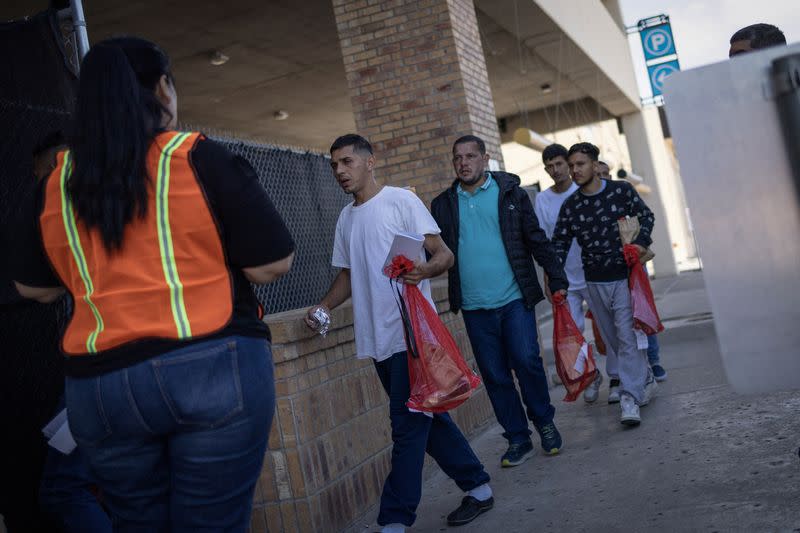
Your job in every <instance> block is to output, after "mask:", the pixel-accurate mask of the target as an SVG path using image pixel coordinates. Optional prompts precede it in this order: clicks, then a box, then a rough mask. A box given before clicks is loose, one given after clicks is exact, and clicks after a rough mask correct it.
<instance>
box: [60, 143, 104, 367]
mask: <svg viewBox="0 0 800 533" xmlns="http://www.w3.org/2000/svg"><path fill="white" fill-rule="evenodd" d="M71 172H72V161H71V158H70V155H69V152H66V153H65V154H64V163H63V164H62V165H61V172H60V174H59V187H60V189H61V216H62V218H63V219H64V231H65V232H66V234H67V241H68V242H69V248H70V250H72V257H73V258H74V259H75V263H76V264H77V265H78V272H80V275H81V279H82V280H83V286H84V288H85V290H86V293H85V294H84V295H83V300H84V301H85V302H86V305H88V306H89V308H90V309H91V310H92V314H93V315H94V319H95V321H96V322H97V327H96V328H95V329H94V331H92V332H91V333H89V337H88V338H87V339H86V351H87V352H89V353H95V352H97V346H96V344H97V336H98V335H100V332H101V331H103V317H101V316H100V312H99V311H98V310H97V307H96V306H95V305H94V303H92V293H93V292H94V286H93V285H92V277H91V276H90V275H89V267H88V266H87V265H86V256H85V255H84V254H83V248H81V237H80V235H78V228H77V225H76V224H75V213H74V212H73V210H72V203H71V202H70V201H69V196H68V195H67V175H68V174H70V173H71Z"/></svg>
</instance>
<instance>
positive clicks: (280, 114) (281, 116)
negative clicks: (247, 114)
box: [272, 109, 289, 120]
mask: <svg viewBox="0 0 800 533" xmlns="http://www.w3.org/2000/svg"><path fill="white" fill-rule="evenodd" d="M272 118H274V119H275V120H286V119H287V118H289V112H288V111H284V110H283V109H279V110H278V111H275V112H274V113H273V114H272Z"/></svg>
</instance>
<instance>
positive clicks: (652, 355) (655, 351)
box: [647, 335, 661, 366]
mask: <svg viewBox="0 0 800 533" xmlns="http://www.w3.org/2000/svg"><path fill="white" fill-rule="evenodd" d="M660 349H661V348H660V347H659V346H658V335H648V336H647V362H648V363H650V366H653V365H660V364H661V357H659V351H660Z"/></svg>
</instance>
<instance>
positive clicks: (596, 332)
mask: <svg viewBox="0 0 800 533" xmlns="http://www.w3.org/2000/svg"><path fill="white" fill-rule="evenodd" d="M586 318H588V319H589V320H591V321H592V335H593V336H594V346H595V348H597V353H599V354H600V355H606V343H605V341H604V340H603V336H602V335H600V328H598V327H597V321H596V320H595V319H594V315H593V314H592V312H591V310H590V311H586Z"/></svg>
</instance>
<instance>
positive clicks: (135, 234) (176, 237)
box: [39, 132, 233, 356]
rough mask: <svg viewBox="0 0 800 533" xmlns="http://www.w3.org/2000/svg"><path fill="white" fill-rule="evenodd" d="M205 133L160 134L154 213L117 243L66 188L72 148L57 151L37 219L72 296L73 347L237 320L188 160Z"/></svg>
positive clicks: (185, 334) (174, 334)
mask: <svg viewBox="0 0 800 533" xmlns="http://www.w3.org/2000/svg"><path fill="white" fill-rule="evenodd" d="M199 138H200V134H199V133H178V132H164V133H160V134H159V135H157V136H156V138H155V139H154V141H153V143H152V145H151V146H150V148H149V149H148V152H147V159H146V166H147V171H148V175H149V176H150V177H151V180H150V181H149V183H148V191H147V193H148V196H147V202H148V204H147V213H146V215H145V216H144V217H139V216H135V217H134V218H133V219H132V220H131V221H130V222H129V223H128V224H127V225H126V227H125V230H124V234H123V245H122V249H121V250H115V251H109V250H107V249H106V248H105V246H104V245H103V240H102V237H101V235H100V232H99V230H98V229H97V228H92V229H91V230H90V229H88V228H87V227H86V225H85V224H84V223H83V222H82V221H81V220H80V217H79V215H78V214H77V213H76V212H75V211H74V208H73V205H72V202H71V201H70V199H69V195H68V191H67V184H68V182H69V176H70V174H71V172H72V169H73V164H72V155H71V154H70V153H69V152H62V153H60V154H59V155H58V165H57V167H56V169H55V170H54V171H53V173H52V174H51V175H50V176H49V178H47V182H46V183H45V196H44V205H43V208H42V213H41V215H40V218H39V222H40V228H41V233H42V241H43V243H44V247H45V251H46V253H47V256H48V258H49V260H50V263H51V264H52V266H53V269H54V270H55V271H56V273H57V274H58V276H59V278H60V279H61V280H62V282H63V283H64V285H65V286H66V287H67V289H68V290H69V291H70V293H72V295H73V296H74V298H75V308H74V313H73V317H72V319H71V320H70V322H69V324H68V326H67V330H66V332H65V333H64V338H63V340H62V348H63V350H64V352H65V353H66V354H67V355H70V356H73V355H87V354H98V355H102V352H103V351H105V350H109V349H113V348H116V347H119V346H121V345H123V344H126V343H128V342H134V341H137V340H142V339H167V340H181V339H187V338H196V337H201V336H205V335H209V334H212V333H215V332H217V331H219V330H221V329H222V328H224V327H225V326H226V325H227V324H228V323H229V322H230V320H231V316H232V313H233V285H232V279H231V273H230V271H229V269H228V266H227V263H226V260H225V252H224V249H223V244H222V236H221V233H220V230H219V228H218V226H217V223H216V221H215V220H214V215H213V212H212V210H211V207H210V205H209V204H208V201H207V199H206V196H205V193H204V191H203V189H202V186H201V183H200V181H199V180H198V178H197V176H196V175H195V172H194V169H193V167H192V164H191V161H190V158H191V151H192V149H193V147H194V146H195V144H196V142H197V141H198V139H199Z"/></svg>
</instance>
